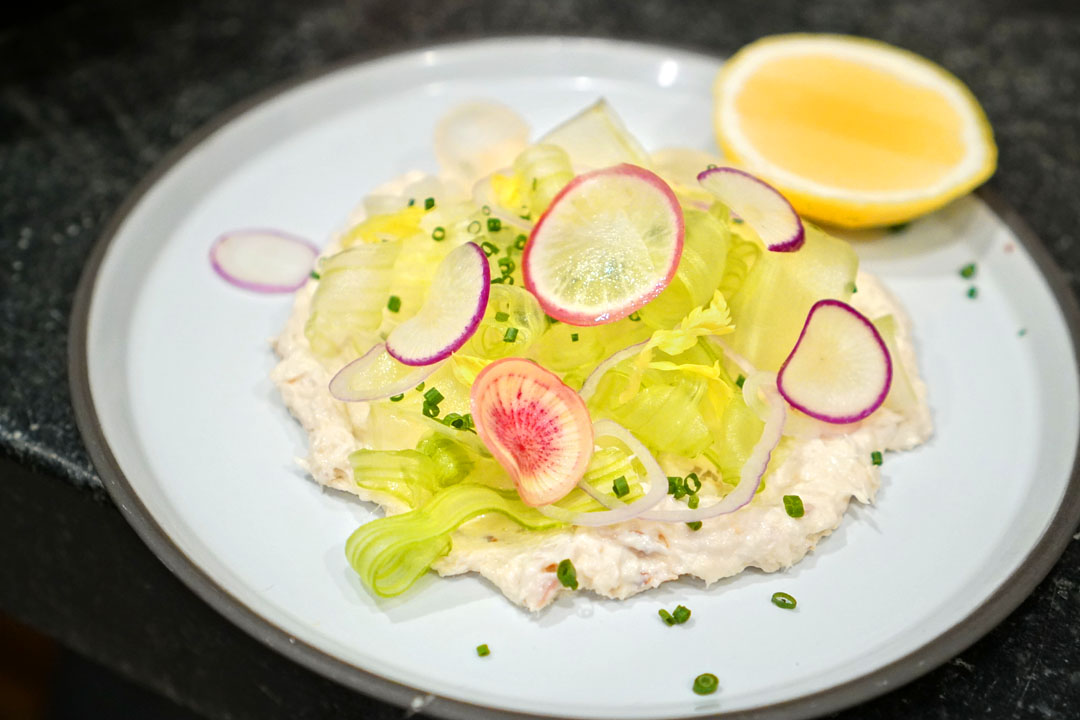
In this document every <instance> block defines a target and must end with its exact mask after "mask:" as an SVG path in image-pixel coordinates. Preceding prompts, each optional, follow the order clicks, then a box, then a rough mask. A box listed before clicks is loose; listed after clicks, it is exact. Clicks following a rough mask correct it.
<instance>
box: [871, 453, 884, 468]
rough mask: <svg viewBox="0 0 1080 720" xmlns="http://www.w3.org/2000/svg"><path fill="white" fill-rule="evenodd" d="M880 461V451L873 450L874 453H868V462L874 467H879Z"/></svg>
mask: <svg viewBox="0 0 1080 720" xmlns="http://www.w3.org/2000/svg"><path fill="white" fill-rule="evenodd" d="M881 459H882V458H881V451H880V450H875V451H874V452H872V453H870V462H872V463H874V464H875V465H880V464H881Z"/></svg>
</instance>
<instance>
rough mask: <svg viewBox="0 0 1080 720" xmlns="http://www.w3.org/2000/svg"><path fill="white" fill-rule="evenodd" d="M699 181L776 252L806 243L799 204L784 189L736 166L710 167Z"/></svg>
mask: <svg viewBox="0 0 1080 720" xmlns="http://www.w3.org/2000/svg"><path fill="white" fill-rule="evenodd" d="M697 177H698V182H699V183H701V186H702V187H704V188H705V189H706V190H708V191H709V192H710V193H712V194H713V195H714V196H715V197H716V199H718V200H719V201H720V202H722V203H724V204H725V205H727V206H728V207H729V208H731V210H732V211H733V212H735V213H736V214H738V216H739V217H740V218H742V219H743V220H744V221H745V222H746V224H747V225H749V226H750V227H752V228H753V229H754V232H756V233H757V234H758V237H759V238H761V241H762V242H763V243H765V247H767V248H769V250H772V251H773V252H792V251H793V250H798V249H799V248H801V247H802V245H803V241H804V240H805V239H806V231H805V229H804V228H803V224H802V220H801V219H800V218H799V213H797V212H795V208H793V207H791V203H789V202H788V201H787V198H785V197H784V196H783V195H781V194H780V192H779V191H778V190H777V189H776V188H774V187H773V186H772V185H769V184H768V183H767V182H764V181H763V180H759V179H758V178H756V177H754V176H753V175H751V174H750V173H747V172H743V171H742V170H736V169H735V168H732V167H718V168H710V169H708V170H705V171H704V172H701V173H699V174H698V176H697Z"/></svg>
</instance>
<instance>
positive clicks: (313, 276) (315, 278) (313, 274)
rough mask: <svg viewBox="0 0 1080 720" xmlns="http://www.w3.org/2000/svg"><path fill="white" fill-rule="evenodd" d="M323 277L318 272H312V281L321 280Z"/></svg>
mask: <svg viewBox="0 0 1080 720" xmlns="http://www.w3.org/2000/svg"><path fill="white" fill-rule="evenodd" d="M321 277H322V275H320V274H319V273H318V271H316V270H312V271H311V279H312V280H318V279H319V278H321Z"/></svg>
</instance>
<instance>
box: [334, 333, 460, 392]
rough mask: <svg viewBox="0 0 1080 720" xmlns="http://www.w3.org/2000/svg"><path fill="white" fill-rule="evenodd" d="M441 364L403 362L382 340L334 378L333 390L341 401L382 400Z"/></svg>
mask: <svg viewBox="0 0 1080 720" xmlns="http://www.w3.org/2000/svg"><path fill="white" fill-rule="evenodd" d="M441 365H442V363H434V364H431V365H422V366H420V367H412V366H410V365H402V364H401V363H399V362H398V361H397V360H395V359H394V358H392V357H391V356H390V353H388V352H386V345H385V344H384V343H379V344H378V345H376V346H375V347H373V348H371V349H370V350H368V351H367V352H366V353H364V354H363V355H362V356H360V357H359V358H357V359H356V360H353V361H352V362H351V363H349V364H348V365H346V366H345V367H343V368H341V370H339V371H338V372H337V374H336V375H334V377H333V378H331V380H330V394H331V395H333V396H334V397H335V398H336V399H338V400H341V401H342V402H370V401H372V400H382V399H383V398H388V397H392V396H394V395H398V394H400V393H403V392H405V391H406V390H411V389H413V388H414V387H416V386H417V385H419V384H420V383H422V382H423V381H424V380H426V379H427V378H428V376H429V375H431V374H432V373H433V372H435V371H436V370H438V369H439V367H440V366H441Z"/></svg>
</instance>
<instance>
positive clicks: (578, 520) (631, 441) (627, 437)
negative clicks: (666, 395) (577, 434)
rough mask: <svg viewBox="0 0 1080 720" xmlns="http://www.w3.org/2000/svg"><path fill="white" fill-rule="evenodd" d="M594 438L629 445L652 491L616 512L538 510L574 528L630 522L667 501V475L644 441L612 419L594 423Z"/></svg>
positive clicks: (541, 508)
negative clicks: (607, 438)
mask: <svg viewBox="0 0 1080 720" xmlns="http://www.w3.org/2000/svg"><path fill="white" fill-rule="evenodd" d="M593 437H594V438H601V437H613V438H615V439H616V440H619V441H621V442H622V443H623V444H624V445H626V447H627V448H628V449H629V450H630V452H631V453H633V454H634V456H635V457H636V458H637V459H638V462H640V463H641V464H642V465H644V466H645V479H646V480H647V481H648V482H649V492H647V493H646V494H645V496H644V497H642V498H640V499H639V500H636V501H634V502H632V503H630V504H629V505H626V504H623V506H622V507H619V508H617V509H614V510H600V511H598V512H583V513H575V512H570V511H569V510H563V509H562V508H560V507H556V506H554V505H541V506H540V507H538V508H537V510H539V511H540V512H542V513H543V514H544V515H547V516H548V517H550V518H554V519H555V520H561V521H562V522H566V523H570V524H572V525H582V526H586V527H600V526H603V525H614V524H615V523H620V522H625V521H627V520H631V519H633V518H635V517H637V516H639V515H641V514H642V513H643V512H645V511H646V510H649V509H650V508H653V507H656V505H657V504H659V503H660V501H661V500H663V499H664V496H666V495H667V490H668V481H667V474H665V473H664V470H663V468H661V467H660V463H658V462H656V458H654V457H653V456H652V453H650V452H649V450H648V448H646V447H645V446H644V445H642V444H641V442H640V441H639V440H638V439H637V438H636V437H634V435H633V433H631V432H630V431H629V430H627V429H626V428H624V427H623V426H622V425H619V424H618V423H616V422H614V421H612V420H597V421H596V422H594V423H593ZM586 492H588V491H586ZM591 494H592V493H590V495H591ZM601 502H603V501H601Z"/></svg>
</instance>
